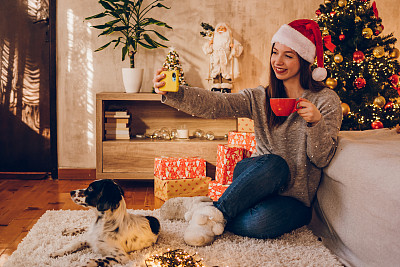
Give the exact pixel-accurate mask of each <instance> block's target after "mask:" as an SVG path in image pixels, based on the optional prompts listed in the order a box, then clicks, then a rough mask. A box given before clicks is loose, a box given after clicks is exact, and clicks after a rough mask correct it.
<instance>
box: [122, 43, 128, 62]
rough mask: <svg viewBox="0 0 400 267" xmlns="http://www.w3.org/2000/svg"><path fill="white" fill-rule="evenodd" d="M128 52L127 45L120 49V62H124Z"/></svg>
mask: <svg viewBox="0 0 400 267" xmlns="http://www.w3.org/2000/svg"><path fill="white" fill-rule="evenodd" d="M128 51H129V47H128V46H127V45H125V46H124V47H122V61H124V60H125V57H126V54H127V53H128Z"/></svg>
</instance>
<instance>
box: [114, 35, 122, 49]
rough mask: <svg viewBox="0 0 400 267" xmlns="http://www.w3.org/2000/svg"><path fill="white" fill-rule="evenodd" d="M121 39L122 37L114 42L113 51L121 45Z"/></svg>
mask: <svg viewBox="0 0 400 267" xmlns="http://www.w3.org/2000/svg"><path fill="white" fill-rule="evenodd" d="M121 38H122V37H118V39H117V41H116V42H115V45H114V49H115V48H116V47H117V46H118V45H119V44H120V43H121ZM114 41H115V40H114Z"/></svg>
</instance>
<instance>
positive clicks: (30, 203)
mask: <svg viewBox="0 0 400 267" xmlns="http://www.w3.org/2000/svg"><path fill="white" fill-rule="evenodd" d="M91 182H92V180H50V179H48V180H0V266H2V265H3V263H4V262H5V261H6V259H7V258H8V256H9V255H11V253H12V252H13V251H15V250H16V249H17V246H18V244H19V243H20V242H21V240H22V239H23V238H24V237H25V236H26V234H27V233H28V232H29V230H30V229H31V228H32V226H33V225H34V224H35V223H36V222H37V220H38V219H39V218H40V216H42V215H43V213H45V212H46V210H53V209H54V210H59V209H70V210H78V209H85V208H83V207H80V206H78V205H76V204H74V203H73V202H72V200H71V198H70V195H69V192H70V191H71V190H74V189H80V188H86V187H87V186H88V185H89V184H90V183H91ZM117 182H118V184H119V185H120V186H121V187H122V188H123V189H124V191H125V201H126V204H127V208H129V209H150V210H153V209H158V208H159V207H160V206H161V205H162V204H163V201H162V200H160V199H158V198H155V197H154V187H153V183H152V182H144V181H143V182H141V181H126V180H119V181H117Z"/></svg>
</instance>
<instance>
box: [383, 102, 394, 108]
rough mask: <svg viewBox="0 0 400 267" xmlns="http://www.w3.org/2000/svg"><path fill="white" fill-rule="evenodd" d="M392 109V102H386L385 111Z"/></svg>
mask: <svg viewBox="0 0 400 267" xmlns="http://www.w3.org/2000/svg"><path fill="white" fill-rule="evenodd" d="M391 108H393V102H392V101H388V102H387V103H386V105H385V109H391Z"/></svg>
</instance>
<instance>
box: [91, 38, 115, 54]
mask: <svg viewBox="0 0 400 267" xmlns="http://www.w3.org/2000/svg"><path fill="white" fill-rule="evenodd" d="M112 42H115V40H113V41H111V42H108V43H106V44H105V45H103V46H102V47H99V48H97V49H96V50H94V52H98V51H101V50H103V49H104V48H106V47H107V46H109V45H110V44H111V43H112Z"/></svg>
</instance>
